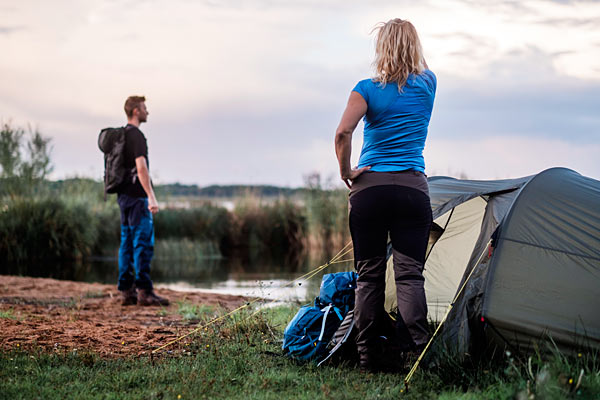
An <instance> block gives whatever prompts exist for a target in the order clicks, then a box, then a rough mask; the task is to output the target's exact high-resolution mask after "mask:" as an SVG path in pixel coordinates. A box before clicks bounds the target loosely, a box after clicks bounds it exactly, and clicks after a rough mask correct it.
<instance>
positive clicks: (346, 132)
mask: <svg viewBox="0 0 600 400" xmlns="http://www.w3.org/2000/svg"><path fill="white" fill-rule="evenodd" d="M366 113H367V102H366V101H365V99H364V98H363V97H362V96H361V95H360V94H359V93H358V92H354V91H353V92H352V93H350V98H349V99H348V104H347V105H346V110H344V114H343V115H342V120H341V121H340V125H339V126H338V128H337V130H336V131H335V154H336V155H337V159H338V163H339V164H340V176H341V178H342V180H343V181H344V183H345V184H346V186H348V188H350V187H351V182H352V181H353V180H354V179H356V177H357V176H359V175H360V174H362V173H363V172H364V171H366V170H368V169H370V168H371V167H363V168H360V169H354V170H353V169H352V168H350V154H351V153H352V133H353V132H354V129H356V125H358V122H359V121H360V119H361V118H362V117H363V116H364V115H365V114H366Z"/></svg>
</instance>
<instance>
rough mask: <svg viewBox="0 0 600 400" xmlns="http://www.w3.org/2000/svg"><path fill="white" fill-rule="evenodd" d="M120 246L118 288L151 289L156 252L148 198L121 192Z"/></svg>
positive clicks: (118, 200) (119, 199)
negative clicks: (152, 266)
mask: <svg viewBox="0 0 600 400" xmlns="http://www.w3.org/2000/svg"><path fill="white" fill-rule="evenodd" d="M117 203H119V208H120V209H121V246H120V247H119V284H118V289H119V290H127V289H130V288H131V287H132V286H133V284H134V283H135V286H136V287H137V288H138V289H148V290H152V280H151V279H150V262H151V261H152V256H153V255H154V224H153V221H152V213H151V212H150V210H148V199H147V198H145V197H131V196H127V195H125V194H119V195H118V197H117Z"/></svg>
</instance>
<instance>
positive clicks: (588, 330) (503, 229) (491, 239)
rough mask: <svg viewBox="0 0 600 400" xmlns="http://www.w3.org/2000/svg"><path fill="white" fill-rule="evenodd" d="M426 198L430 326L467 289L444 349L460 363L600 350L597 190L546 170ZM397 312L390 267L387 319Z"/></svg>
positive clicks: (441, 189)
mask: <svg viewBox="0 0 600 400" xmlns="http://www.w3.org/2000/svg"><path fill="white" fill-rule="evenodd" d="M429 189H430V196H431V207H432V212H433V219H434V224H433V226H432V229H431V235H430V240H429V247H428V253H427V260H426V263H425V270H424V275H425V291H426V296H427V301H428V304H429V315H430V318H431V319H433V320H438V321H439V320H441V319H442V317H443V316H444V314H445V312H446V310H447V308H448V305H449V304H450V303H451V302H452V300H453V299H454V297H455V295H456V294H457V293H458V292H459V291H460V290H459V289H460V288H461V286H463V283H464V282H465V280H466V285H465V286H464V290H463V291H462V292H461V293H460V296H458V298H457V300H456V302H455V303H454V306H453V308H452V311H451V312H450V314H449V315H448V318H447V320H446V322H445V323H444V325H443V328H442V330H441V338H440V339H439V340H440V341H442V342H443V343H444V344H445V345H446V346H448V347H451V348H452V349H453V350H454V351H456V352H458V353H460V354H463V355H464V354H466V353H468V352H470V351H473V346H474V345H475V344H478V345H481V344H482V343H484V344H485V345H489V344H490V343H495V344H498V345H502V346H509V347H511V348H517V349H522V350H528V349H531V348H532V346H534V344H535V343H536V341H537V340H539V339H542V338H548V337H551V338H552V340H553V341H554V342H555V343H556V344H557V345H558V346H559V347H560V348H563V349H565V348H566V349H576V348H580V347H594V348H598V347H600V311H599V310H598V308H599V306H600V181H597V180H594V179H591V178H588V177H584V176H582V175H580V174H578V173H576V172H574V171H572V170H569V169H565V168H552V169H548V170H545V171H543V172H541V173H539V174H537V175H533V176H528V177H524V178H519V179H507V180H495V181H475V180H459V179H454V178H449V177H432V178H430V179H429ZM473 269H475V270H473ZM471 272H472V274H471ZM470 274H471V275H470ZM469 275H470V276H469ZM468 277H469V278H468ZM467 278H468V280H467ZM395 306H396V304H395V287H394V279H393V269H392V261H391V257H390V259H389V261H388V273H387V278H386V309H387V310H388V311H391V310H393V309H394V308H395Z"/></svg>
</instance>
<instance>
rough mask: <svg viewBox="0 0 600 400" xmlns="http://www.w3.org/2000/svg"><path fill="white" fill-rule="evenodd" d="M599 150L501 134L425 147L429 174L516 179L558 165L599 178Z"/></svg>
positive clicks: (437, 143) (596, 145) (455, 140)
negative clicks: (597, 159)
mask: <svg viewBox="0 0 600 400" xmlns="http://www.w3.org/2000/svg"><path fill="white" fill-rule="evenodd" d="M598 152H600V144H598V143H594V144H591V145H590V144H577V143H570V142H568V141H564V140H558V139H545V138H523V137H518V136H507V135H502V136H492V137H485V138H481V139H475V140H473V139H469V140H464V139H452V140H448V139H442V140H431V141H429V143H428V146H427V148H426V149H425V162H426V165H427V171H428V173H429V175H453V176H457V175H461V174H464V175H466V176H467V177H468V178H469V179H504V178H514V177H519V176H527V175H531V174H535V173H538V172H541V171H543V170H545V169H547V168H552V167H559V166H562V167H567V168H570V169H573V170H575V171H577V172H579V173H581V174H582V175H586V176H591V177H595V178H596V179H598V178H600V167H599V166H598V163H597V162H596V154H599V153H598Z"/></svg>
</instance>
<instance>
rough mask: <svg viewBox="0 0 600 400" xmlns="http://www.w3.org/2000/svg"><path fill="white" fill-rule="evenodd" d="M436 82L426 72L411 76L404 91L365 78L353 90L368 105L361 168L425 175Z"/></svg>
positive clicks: (430, 74)
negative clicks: (426, 149)
mask: <svg viewBox="0 0 600 400" xmlns="http://www.w3.org/2000/svg"><path fill="white" fill-rule="evenodd" d="M436 86H437V79H436V77H435V75H434V73H433V72H431V71H429V70H425V71H424V72H423V73H422V74H420V75H410V76H409V77H408V80H407V81H406V84H405V85H404V87H403V88H402V92H399V91H398V85H397V84H396V83H388V84H386V85H385V87H382V85H381V83H379V82H373V81H372V80H371V79H365V80H362V81H360V82H358V84H357V85H356V86H355V87H354V89H353V91H355V92H357V93H358V94H360V95H361V96H362V97H363V98H364V99H365V101H366V102H367V106H368V108H367V114H366V115H365V118H364V122H365V131H364V140H363V147H362V150H361V152H360V158H359V160H358V167H359V168H362V167H367V166H371V171H380V172H389V171H404V170H407V169H412V170H415V171H421V172H425V160H424V159H423V149H424V148H425V139H426V138H427V127H428V126H429V119H430V118H431V111H432V109H433V99H434V98H435V89H436Z"/></svg>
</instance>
